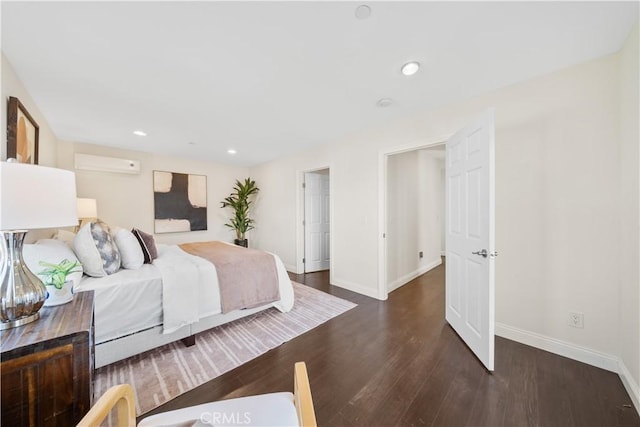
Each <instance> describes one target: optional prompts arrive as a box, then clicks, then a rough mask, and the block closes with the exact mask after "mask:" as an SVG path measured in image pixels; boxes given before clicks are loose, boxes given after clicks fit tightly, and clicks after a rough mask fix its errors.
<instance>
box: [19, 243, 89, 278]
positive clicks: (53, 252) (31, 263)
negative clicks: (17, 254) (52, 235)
mask: <svg viewBox="0 0 640 427" xmlns="http://www.w3.org/2000/svg"><path fill="white" fill-rule="evenodd" d="M22 257H23V259H24V262H25V264H27V267H29V270H31V271H32V272H33V274H36V275H37V274H38V273H40V272H41V271H42V270H44V269H45V267H43V266H41V265H40V261H44V262H48V263H51V264H60V263H61V262H62V261H63V260H65V259H68V260H69V261H71V262H74V261H78V258H76V255H75V254H74V253H73V251H72V250H71V248H69V246H67V244H66V243H64V242H61V241H60V240H54V239H41V240H38V241H37V242H36V243H32V244H26V245H24V246H23V247H22ZM76 270H79V271H76V272H74V273H71V274H69V275H68V276H67V280H71V281H72V282H73V286H74V287H75V286H78V284H79V283H80V279H82V265H80V266H79V267H77V268H76ZM38 277H39V278H40V279H42V277H41V276H38Z"/></svg>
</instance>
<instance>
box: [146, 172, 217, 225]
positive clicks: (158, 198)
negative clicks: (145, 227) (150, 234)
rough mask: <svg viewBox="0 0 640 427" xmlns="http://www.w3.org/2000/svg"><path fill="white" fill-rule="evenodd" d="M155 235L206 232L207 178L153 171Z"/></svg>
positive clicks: (204, 176)
mask: <svg viewBox="0 0 640 427" xmlns="http://www.w3.org/2000/svg"><path fill="white" fill-rule="evenodd" d="M153 202H154V232H155V233H156V234H161V233H180V232H186V231H203V230H206V229H207V176H206V175H194V174H185V173H177V172H166V171H157V170H154V171H153Z"/></svg>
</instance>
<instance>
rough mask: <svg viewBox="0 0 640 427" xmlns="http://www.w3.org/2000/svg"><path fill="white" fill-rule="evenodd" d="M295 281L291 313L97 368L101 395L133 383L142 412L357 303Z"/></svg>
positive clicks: (274, 313)
mask: <svg viewBox="0 0 640 427" xmlns="http://www.w3.org/2000/svg"><path fill="white" fill-rule="evenodd" d="M292 283H293V289H294V293H295V303H294V306H293V309H292V310H291V311H290V312H289V313H281V312H280V311H278V310H277V309H275V308H270V309H268V310H265V311H263V312H260V313H257V314H254V315H252V316H248V317H246V318H243V319H239V320H235V321H233V322H231V323H227V324H225V325H221V326H218V327H215V328H213V329H210V330H208V331H205V332H201V333H199V334H197V336H196V343H197V344H196V345H195V346H192V347H188V348H187V347H185V346H184V345H183V344H182V343H181V342H180V341H178V342H176V343H171V344H167V345H164V346H162V347H158V348H156V349H154V350H150V351H147V352H145V353H142V354H139V355H136V356H133V357H130V358H128V359H125V360H121V361H119V362H116V363H113V364H111V365H107V366H104V367H102V368H99V369H97V370H96V373H95V382H94V395H95V397H96V400H97V398H99V397H100V396H102V394H103V393H104V392H105V391H106V390H107V389H108V388H109V387H111V386H113V385H116V384H123V383H129V384H131V385H132V386H133V388H134V389H135V392H136V413H137V414H138V415H142V414H144V413H146V412H148V411H150V410H152V409H154V408H156V407H158V406H160V405H161V404H163V403H165V402H167V401H169V400H171V399H173V398H174V397H176V396H179V395H181V394H182V393H185V392H187V391H189V390H191V389H192V388H195V387H197V386H199V385H200V384H203V383H205V382H207V381H210V380H212V379H214V378H216V377H217V376H219V375H222V374H224V373H225V372H228V371H230V370H232V369H233V368H235V367H237V366H239V365H242V364H243V363H246V362H248V361H249V360H251V359H254V358H256V357H258V356H260V355H261V354H263V353H266V352H267V351H269V350H271V349H272V348H275V347H277V346H279V345H280V344H282V343H285V342H287V341H289V340H291V339H292V338H295V337H297V336H298V335H301V334H303V333H305V332H307V331H309V330H310V329H313V328H315V327H316V326H318V325H321V324H322V323H324V322H326V321H327V320H329V319H331V318H333V317H336V316H338V315H339V314H342V313H344V312H345V311H348V310H350V309H352V308H353V307H355V306H356V304H354V303H352V302H349V301H346V300H343V299H341V298H338V297H334V296H333V295H329V294H326V293H324V292H321V291H318V290H316V289H313V288H310V287H308V286H304V285H301V284H299V283H296V282H292Z"/></svg>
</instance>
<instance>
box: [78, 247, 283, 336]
mask: <svg viewBox="0 0 640 427" xmlns="http://www.w3.org/2000/svg"><path fill="white" fill-rule="evenodd" d="M272 255H273V254H272ZM273 256H274V258H275V262H276V269H277V271H278V281H279V285H280V300H279V301H276V302H274V303H273V304H272V305H273V307H276V308H277V309H278V310H280V311H283V312H287V311H289V310H291V308H292V307H293V301H294V296H293V287H292V285H291V281H290V280H289V276H288V275H287V272H286V270H285V268H284V265H283V264H282V261H281V260H280V258H279V257H278V256H276V255H273ZM160 283H161V284H160ZM86 290H94V291H95V311H94V315H95V324H96V342H97V343H99V342H102V341H105V340H110V339H115V338H118V337H119V336H122V335H126V334H130V333H133V332H137V331H138V330H142V329H145V328H147V327H149V326H155V325H157V324H158V320H157V317H158V312H160V313H161V319H162V324H163V333H165V334H168V333H171V332H173V331H175V330H177V329H179V328H181V327H183V326H186V325H189V324H192V323H195V322H197V321H199V320H200V319H203V318H205V317H209V316H212V315H215V314H219V313H221V312H222V310H221V305H220V291H219V286H218V276H217V274H216V269H215V266H214V265H213V264H212V263H210V262H209V261H207V260H205V259H203V258H200V257H197V256H194V255H191V254H188V253H186V252H184V251H183V250H182V249H180V248H179V247H178V246H176V245H158V258H157V259H156V260H155V261H154V262H153V264H152V265H148V264H145V265H144V266H142V268H140V269H138V270H120V271H119V272H117V273H115V274H112V275H110V276H107V277H102V278H89V277H84V278H83V280H82V281H81V282H80V284H79V285H78V286H77V288H76V291H86ZM159 305H160V307H158V306H159ZM141 311H142V312H141ZM154 319H156V320H155V322H154ZM133 322H138V323H140V324H139V325H133V324H132V323H133ZM137 328H139V329H137ZM134 329H135V330H134Z"/></svg>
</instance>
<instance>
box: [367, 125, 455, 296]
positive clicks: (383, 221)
mask: <svg viewBox="0 0 640 427" xmlns="http://www.w3.org/2000/svg"><path fill="white" fill-rule="evenodd" d="M451 136H453V133H451V134H447V135H444V136H438V137H433V138H429V139H427V140H426V141H416V142H413V143H409V144H405V145H401V146H398V147H395V148H389V149H386V150H381V151H379V153H378V201H379V203H378V299H380V300H386V299H387V297H388V296H389V292H388V290H387V287H388V283H387V239H386V237H385V235H386V232H387V230H386V228H387V175H388V165H389V162H388V160H389V156H391V155H394V154H401V153H406V152H409V151H416V150H421V149H424V148H431V147H436V146H438V145H443V144H446V143H447V141H448V140H449V138H450V137H451ZM445 168H446V162H445ZM445 191H446V190H445Z"/></svg>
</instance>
